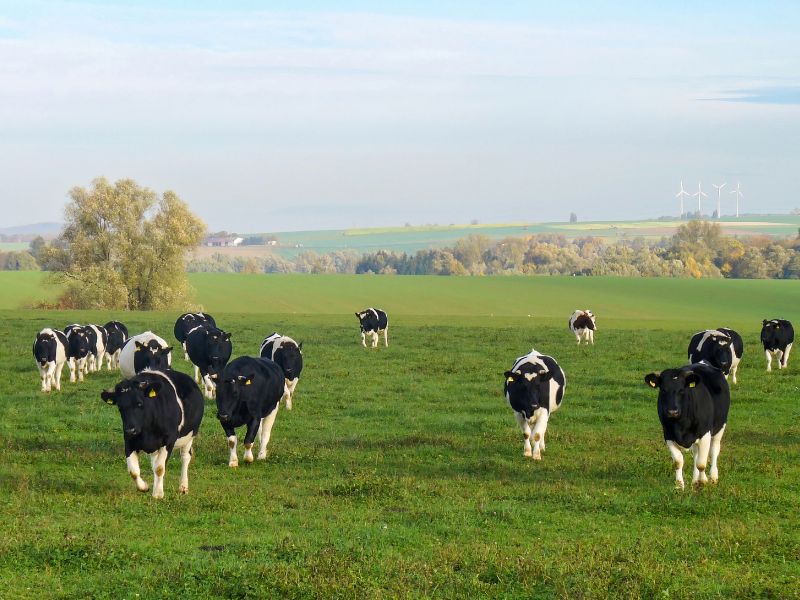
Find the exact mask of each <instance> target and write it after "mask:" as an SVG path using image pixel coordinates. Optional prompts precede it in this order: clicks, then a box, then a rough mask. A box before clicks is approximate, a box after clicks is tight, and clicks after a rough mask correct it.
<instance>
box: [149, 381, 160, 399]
mask: <svg viewBox="0 0 800 600" xmlns="http://www.w3.org/2000/svg"><path fill="white" fill-rule="evenodd" d="M160 391H161V382H160V381H159V380H158V379H155V380H153V381H149V382H147V397H148V398H155V397H156V396H158V392H160Z"/></svg>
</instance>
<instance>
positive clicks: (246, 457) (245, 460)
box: [244, 455, 253, 465]
mask: <svg viewBox="0 0 800 600" xmlns="http://www.w3.org/2000/svg"><path fill="white" fill-rule="evenodd" d="M244 462H246V463H247V464H248V465H249V464H252V463H253V456H252V455H250V456H245V457H244Z"/></svg>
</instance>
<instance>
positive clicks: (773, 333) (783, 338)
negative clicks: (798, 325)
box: [761, 319, 794, 371]
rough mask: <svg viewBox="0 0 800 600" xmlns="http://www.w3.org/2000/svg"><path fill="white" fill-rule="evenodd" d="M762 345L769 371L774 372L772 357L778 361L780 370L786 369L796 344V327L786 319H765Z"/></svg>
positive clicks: (762, 330)
mask: <svg viewBox="0 0 800 600" xmlns="http://www.w3.org/2000/svg"><path fill="white" fill-rule="evenodd" d="M761 343H762V344H764V354H765V355H766V356H767V371H772V355H773V354H774V355H775V356H776V357H777V359H778V368H779V369H785V368H786V363H787V362H789V353H790V352H791V351H792V344H793V343H794V327H792V324H791V323H790V322H789V321H787V320H786V319H770V320H769V321H767V320H766V319H764V321H763V323H762V327H761Z"/></svg>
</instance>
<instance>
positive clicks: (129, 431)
mask: <svg viewBox="0 0 800 600" xmlns="http://www.w3.org/2000/svg"><path fill="white" fill-rule="evenodd" d="M125 435H127V436H129V437H133V436H135V435H139V430H138V429H136V427H128V428H127V429H126V430H125Z"/></svg>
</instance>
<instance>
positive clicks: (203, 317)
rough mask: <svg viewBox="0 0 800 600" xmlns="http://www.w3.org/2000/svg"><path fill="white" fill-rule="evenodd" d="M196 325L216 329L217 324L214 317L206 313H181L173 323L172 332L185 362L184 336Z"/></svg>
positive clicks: (187, 354)
mask: <svg viewBox="0 0 800 600" xmlns="http://www.w3.org/2000/svg"><path fill="white" fill-rule="evenodd" d="M198 325H210V326H211V327H216V326H217V322H216V321H215V320H214V317H212V316H211V315H209V314H208V313H202V312H198V313H183V314H182V315H181V316H180V317H178V320H177V321H175V327H174V328H173V330H172V331H173V333H174V334H175V339H176V340H178V342H179V343H180V345H181V347H182V348H183V358H184V359H186V360H189V353H188V352H187V351H186V336H187V335H188V334H189V332H190V331H191V330H192V329H194V328H195V327H197V326H198Z"/></svg>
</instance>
